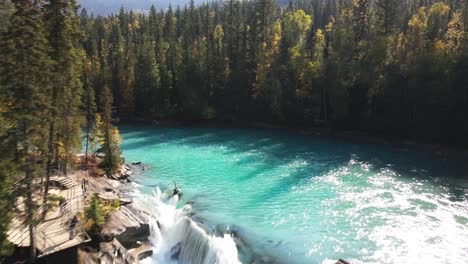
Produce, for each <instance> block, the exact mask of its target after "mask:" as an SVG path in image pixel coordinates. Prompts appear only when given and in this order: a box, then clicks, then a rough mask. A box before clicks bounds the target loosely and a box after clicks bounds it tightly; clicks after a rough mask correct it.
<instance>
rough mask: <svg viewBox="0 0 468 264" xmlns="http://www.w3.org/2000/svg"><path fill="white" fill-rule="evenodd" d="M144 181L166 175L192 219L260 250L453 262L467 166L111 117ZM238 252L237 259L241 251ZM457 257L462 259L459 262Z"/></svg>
mask: <svg viewBox="0 0 468 264" xmlns="http://www.w3.org/2000/svg"><path fill="white" fill-rule="evenodd" d="M121 134H122V137H123V139H124V141H123V144H122V149H123V154H124V156H125V158H126V161H127V162H136V161H141V162H143V163H144V164H146V165H147V166H148V168H147V169H146V170H144V174H143V176H141V177H139V178H138V179H137V181H138V182H139V183H141V184H143V185H145V186H149V187H142V191H143V192H148V193H149V192H151V191H152V190H153V189H154V186H156V185H157V184H159V185H160V186H162V187H164V186H166V187H167V186H170V185H171V184H172V181H173V180H174V179H175V180H176V181H177V184H178V185H179V186H180V187H181V188H182V190H183V193H184V195H183V197H182V203H181V205H183V204H185V203H186V202H189V201H190V203H193V205H192V207H193V210H194V212H195V213H196V214H195V216H194V217H193V218H194V219H195V220H197V221H200V222H203V223H204V224H205V225H206V226H211V227H214V226H215V225H217V224H227V225H229V226H230V228H231V229H235V230H236V232H237V233H238V235H239V236H240V237H241V238H242V240H243V243H244V245H246V246H247V247H248V248H250V249H251V251H252V253H253V254H254V255H256V256H259V257H262V258H263V260H265V261H268V262H272V261H276V262H278V263H322V262H327V261H332V260H336V259H338V258H343V259H346V260H349V261H352V262H357V263H376V262H378V263H461V262H463V261H466V260H467V259H468V181H467V179H468V169H467V168H468V166H467V165H466V164H465V163H463V162H462V161H460V160H449V159H446V158H443V157H441V156H440V155H439V156H437V155H435V154H433V153H427V152H425V151H417V150H408V149H402V148H396V147H391V146H383V145H370V144H355V143H348V142H345V141H341V140H336V139H327V138H320V137H305V136H299V135H294V134H288V133H283V132H274V131H263V130H248V129H219V128H218V129H210V128H154V127H141V126H140V127H138V126H137V127H135V126H132V127H130V126H123V127H121ZM244 261H245V260H244ZM460 261H461V262H460Z"/></svg>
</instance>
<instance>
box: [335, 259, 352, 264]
mask: <svg viewBox="0 0 468 264" xmlns="http://www.w3.org/2000/svg"><path fill="white" fill-rule="evenodd" d="M336 264H350V263H349V262H348V261H346V260H344V259H339V260H338V261H337V262H336Z"/></svg>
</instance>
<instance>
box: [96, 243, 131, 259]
mask: <svg viewBox="0 0 468 264" xmlns="http://www.w3.org/2000/svg"><path fill="white" fill-rule="evenodd" d="M98 256H99V260H100V261H101V263H103V264H106V263H109V264H126V259H127V250H126V249H125V248H124V247H123V246H122V245H121V244H120V243H119V241H117V240H115V239H112V240H111V241H109V242H102V243H100V244H99V254H98Z"/></svg>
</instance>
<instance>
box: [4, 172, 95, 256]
mask: <svg viewBox="0 0 468 264" xmlns="http://www.w3.org/2000/svg"><path fill="white" fill-rule="evenodd" d="M50 180H51V181H50V182H51V185H53V186H57V187H59V188H60V190H56V193H54V192H53V191H52V190H51V194H52V193H53V194H56V195H58V196H62V197H64V198H65V203H63V204H62V205H61V206H60V207H58V208H57V207H56V208H51V209H49V210H48V212H47V215H46V217H45V219H44V221H41V222H40V223H39V224H38V225H36V227H35V232H34V238H35V243H36V249H37V251H38V258H41V257H44V256H47V255H50V254H53V253H55V252H58V251H61V250H64V249H67V248H71V247H74V246H77V245H80V244H82V243H85V242H88V241H90V237H89V236H88V234H86V232H85V230H84V223H83V222H81V221H80V222H79V223H78V224H77V226H76V229H75V230H76V236H75V237H74V238H73V239H70V227H69V223H70V220H71V219H72V218H73V217H74V216H75V215H76V214H77V213H79V212H81V211H82V210H83V208H84V206H85V194H84V193H83V191H82V189H81V185H79V184H77V183H76V182H75V181H74V180H72V179H71V178H69V177H66V176H54V177H51V179H50ZM42 213H43V208H41V209H39V210H37V211H36V213H35V215H36V218H40V216H41V214H42ZM7 235H8V240H9V241H10V242H11V243H13V244H14V245H16V246H17V247H29V245H30V241H29V228H28V227H27V226H25V225H23V224H22V223H21V222H20V220H19V219H17V218H14V219H13V221H12V223H11V225H10V230H9V231H8V233H7Z"/></svg>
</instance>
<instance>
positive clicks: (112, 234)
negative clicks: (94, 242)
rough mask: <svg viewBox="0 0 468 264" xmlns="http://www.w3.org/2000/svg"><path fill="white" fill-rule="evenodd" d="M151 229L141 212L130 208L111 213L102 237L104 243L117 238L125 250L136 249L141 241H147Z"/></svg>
mask: <svg viewBox="0 0 468 264" xmlns="http://www.w3.org/2000/svg"><path fill="white" fill-rule="evenodd" d="M149 235H150V227H149V224H148V223H147V221H146V220H145V219H144V218H143V217H142V216H141V214H140V212H137V211H136V209H133V208H130V207H128V206H122V207H121V208H120V210H118V211H114V212H111V213H110V214H109V217H108V219H107V221H106V223H105V224H104V225H103V228H102V231H101V237H102V239H103V240H104V241H111V240H112V239H113V238H116V239H117V240H118V241H119V242H120V243H122V245H123V246H124V247H125V248H135V247H138V246H139V242H140V241H144V240H147V239H148V237H149Z"/></svg>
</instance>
